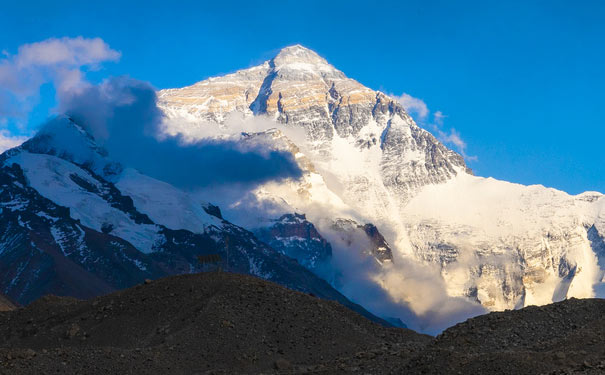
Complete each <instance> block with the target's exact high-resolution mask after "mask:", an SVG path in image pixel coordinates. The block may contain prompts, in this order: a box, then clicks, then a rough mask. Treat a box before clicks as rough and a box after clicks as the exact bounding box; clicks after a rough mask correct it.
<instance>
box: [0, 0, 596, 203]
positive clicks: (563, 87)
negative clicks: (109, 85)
mask: <svg viewBox="0 0 605 375" xmlns="http://www.w3.org/2000/svg"><path fill="white" fill-rule="evenodd" d="M175 3H177V2H175ZM2 8H3V11H2V12H1V13H0V49H1V50H4V51H6V52H7V53H8V54H15V53H17V49H18V47H19V46H21V45H23V44H26V43H33V42H37V41H41V40H45V39H47V38H51V37H64V36H67V37H76V36H83V37H86V38H93V37H99V38H101V39H103V40H104V41H105V42H106V43H107V44H108V45H109V46H110V47H111V48H112V49H114V50H117V51H120V52H121V58H120V60H119V61H116V62H107V63H104V64H103V65H102V69H100V70H98V71H93V72H89V73H88V74H87V78H88V79H89V80H91V81H93V82H97V81H100V80H101V79H103V78H106V77H109V76H116V75H124V74H126V75H129V76H130V77H133V78H137V79H141V80H145V81H149V82H151V83H152V84H153V85H154V86H155V87H157V88H167V87H180V86H184V85H188V84H192V83H194V82H196V81H199V80H202V79H204V78H206V77H208V76H213V75H219V74H223V73H228V72H231V71H234V70H237V69H240V68H245V67H248V66H251V65H255V64H257V63H260V62H261V61H263V60H266V59H268V58H270V57H272V56H273V55H274V54H275V53H276V51H277V50H279V49H280V48H281V47H284V46H286V45H290V44H295V43H300V44H303V45H305V46H307V47H309V48H311V49H313V50H315V51H317V52H318V53H319V54H320V55H322V56H323V57H325V58H327V59H328V61H330V62H331V63H332V64H333V65H335V66H336V67H337V68H339V69H340V70H342V71H344V72H345V73H346V74H347V75H348V76H349V77H351V78H354V79H357V80H358V81H360V82H361V83H363V84H364V85H366V86H368V87H371V88H373V89H378V90H382V91H384V92H386V93H390V94H394V95H401V94H403V93H408V94H409V95H412V96H413V97H415V98H420V99H422V100H423V101H424V103H426V105H427V106H428V108H429V110H430V111H431V112H430V113H431V114H429V115H428V116H427V117H426V119H424V121H423V122H425V124H424V126H426V127H427V128H430V127H431V125H430V124H432V123H434V117H433V116H432V114H434V113H436V112H437V111H439V112H440V113H442V114H443V115H444V116H445V117H444V118H443V125H442V129H443V130H444V131H446V132H450V131H452V129H455V131H456V132H457V133H458V134H459V135H460V137H461V139H462V140H463V141H464V142H465V143H466V145H467V146H466V154H467V155H468V156H469V157H470V160H469V165H470V166H471V167H472V168H473V170H474V171H475V173H476V174H478V175H481V176H492V177H495V178H499V179H504V180H509V181H513V182H519V183H523V184H535V183H540V184H543V185H545V186H550V187H555V188H559V189H562V190H565V191H568V192H570V193H579V192H581V191H585V190H598V191H601V192H605V156H604V155H605V152H604V151H605V150H604V148H605V147H604V146H605V120H604V117H603V114H602V111H603V109H604V107H605V90H604V87H605V73H604V71H603V67H605V42H604V41H605V23H604V22H602V20H603V19H605V3H604V2H601V1H574V2H572V1H519V2H517V1H507V2H496V1H476V2H473V1H456V2H452V1H401V2H390V3H389V2H379V3H376V4H372V3H369V2H355V1H343V2H337V1H329V2H328V1H307V2H301V1H276V2H262V5H259V3H258V2H232V1H221V2H208V3H204V2H201V1H195V2H178V4H170V3H168V2H165V1H162V2H159V1H145V2H136V1H120V2H117V1H103V2H76V1H73V2H65V1H52V2H42V1H40V2H31V1H30V2H21V3H19V4H17V2H11V3H6V4H2ZM41 92H42V94H41V98H40V102H39V104H38V105H37V106H36V107H35V108H34V109H33V111H32V112H30V114H29V117H28V120H27V122H28V123H30V124H36V123H39V122H40V121H43V120H44V118H45V117H46V116H47V115H48V111H49V109H50V108H52V107H53V106H54V105H55V102H54V90H53V87H52V86H51V85H50V84H46V85H43V86H42V88H41ZM3 126H5V127H6V126H7V124H4V125H3ZM10 131H11V132H13V133H17V132H24V131H26V130H24V129H18V128H16V127H14V126H11V127H10ZM475 158H476V160H475Z"/></svg>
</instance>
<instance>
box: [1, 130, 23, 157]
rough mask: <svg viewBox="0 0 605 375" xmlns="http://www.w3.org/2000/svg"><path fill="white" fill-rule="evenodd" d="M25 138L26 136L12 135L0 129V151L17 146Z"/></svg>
mask: <svg viewBox="0 0 605 375" xmlns="http://www.w3.org/2000/svg"><path fill="white" fill-rule="evenodd" d="M26 140H27V137H22V136H13V135H11V134H10V132H9V131H8V130H6V129H4V130H0V153H2V152H4V151H6V150H8V149H9V148H13V147H17V146H19V145H20V144H21V143H23V142H25V141H26Z"/></svg>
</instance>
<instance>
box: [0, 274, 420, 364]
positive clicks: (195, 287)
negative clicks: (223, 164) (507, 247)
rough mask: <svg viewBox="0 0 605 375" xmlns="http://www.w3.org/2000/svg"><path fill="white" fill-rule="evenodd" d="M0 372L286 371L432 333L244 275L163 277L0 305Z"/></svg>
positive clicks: (416, 342)
mask: <svg viewBox="0 0 605 375" xmlns="http://www.w3.org/2000/svg"><path fill="white" fill-rule="evenodd" d="M0 335H1V336H2V337H3V340H2V343H0V372H2V373H7V374H8V373H11V374H40V373H56V372H61V373H63V372H67V373H146V374H160V373H162V374H165V373H171V374H192V373H215V374H216V373H273V372H284V373H291V372H292V371H296V372H307V371H313V370H315V369H318V370H319V369H321V368H325V367H326V365H325V364H323V362H325V361H328V360H330V359H332V358H337V357H342V356H351V355H353V354H354V353H356V352H358V351H360V350H370V349H373V348H377V347H382V346H383V345H398V346H401V347H406V348H419V347H422V346H423V345H424V344H425V343H426V342H428V340H430V338H429V337H428V336H424V335H420V334H417V333H415V332H412V331H410V330H405V329H396V328H385V327H383V326H381V325H378V324H375V323H372V322H370V321H369V320H366V319H365V318H363V317H362V316H360V315H358V314H356V313H354V312H352V311H350V310H349V309H346V308H344V307H343V306H342V305H340V304H338V303H335V302H330V301H325V300H321V299H318V298H316V297H313V296H310V295H308V294H304V293H300V292H294V291H292V290H289V289H286V288H283V287H280V286H278V285H276V284H273V283H268V282H265V281H263V280H261V279H257V278H253V277H250V276H245V275H237V274H230V273H224V272H207V273H202V274H193V275H184V276H177V277H173V278H167V279H161V280H158V281H154V282H151V283H146V284H143V285H139V286H136V287H134V288H131V289H127V290H123V291H120V292H116V293H113V294H110V295H107V296H104V297H99V298H95V299H93V300H89V301H78V300H75V299H69V298H59V297H53V296H47V297H43V298H42V299H40V300H38V301H35V302H34V303H32V304H31V305H29V306H27V307H25V308H23V309H20V310H17V311H13V312H7V313H0Z"/></svg>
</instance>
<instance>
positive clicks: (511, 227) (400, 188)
mask: <svg viewBox="0 0 605 375" xmlns="http://www.w3.org/2000/svg"><path fill="white" fill-rule="evenodd" d="M158 97H159V105H160V107H161V108H162V109H163V111H164V112H165V113H166V114H167V116H168V117H169V118H170V119H171V121H168V122H167V125H166V132H167V133H169V134H181V135H183V136H184V137H185V138H187V139H197V138H201V137H208V136H212V134H214V133H215V134H219V133H220V134H224V133H225V132H229V128H230V127H232V128H233V129H234V130H233V131H234V132H235V131H236V130H235V129H239V128H240V127H241V123H243V124H244V127H245V126H246V124H247V125H248V126H249V127H250V128H251V129H254V130H255V131H256V132H257V134H267V132H264V133H263V132H262V131H260V130H262V129H260V128H259V123H261V124H271V123H272V125H265V126H266V127H270V126H273V127H276V128H278V129H279V132H278V134H279V136H275V134H276V133H275V131H271V132H270V133H271V134H273V139H274V145H275V147H283V146H280V144H282V145H283V143H284V142H285V143H286V144H288V145H289V146H288V147H289V149H290V151H291V152H292V153H293V154H294V155H295V157H296V158H297V160H298V161H299V164H300V166H301V168H302V169H303V171H304V174H303V177H302V178H301V179H299V180H296V181H295V180H290V181H285V182H282V183H279V184H276V183H269V184H265V185H263V186H260V187H256V188H254V189H253V190H251V191H248V192H245V193H244V194H243V196H241V197H236V198H231V197H225V198H224V199H225V201H224V202H221V206H222V207H223V211H224V213H225V215H226V217H228V218H232V219H233V220H236V221H237V220H239V219H241V220H242V221H241V224H243V225H247V226H248V227H250V226H254V225H257V226H258V225H261V224H260V223H262V222H263V220H260V219H264V220H265V222H269V221H270V219H277V218H278V217H279V216H281V215H283V214H286V213H293V212H302V213H305V214H306V215H307V219H308V220H309V221H311V222H312V223H313V224H314V225H315V226H316V227H317V229H318V230H319V231H320V233H322V234H324V235H325V233H326V232H329V231H330V228H331V227H332V226H333V224H334V222H335V221H336V220H337V219H342V218H344V219H347V220H348V219H351V220H355V221H356V222H359V223H364V224H365V223H373V224H375V225H376V226H377V228H378V229H379V230H380V232H381V233H382V234H383V235H384V236H385V238H386V241H387V242H388V243H389V244H391V247H392V250H393V260H394V262H395V263H397V260H398V259H401V260H402V262H409V261H414V262H419V263H422V264H424V265H430V266H432V267H436V268H437V269H438V270H439V272H440V273H441V275H442V277H443V279H444V280H445V281H446V283H445V285H446V289H447V290H446V292H447V294H448V295H450V296H463V297H465V298H468V299H469V300H472V301H477V302H479V303H481V304H482V305H483V306H485V307H487V308H490V309H504V308H512V307H515V306H525V305H528V304H535V303H538V304H541V303H547V302H551V301H554V300H559V299H561V298H565V297H570V296H577V297H586V296H592V295H594V294H595V292H594V288H595V287H597V289H598V287H599V283H600V282H601V280H602V278H603V272H602V269H603V268H604V263H603V261H604V260H605V254H604V249H605V245H604V242H603V238H604V237H605V224H604V220H605V219H604V218H605V211H604V209H605V208H604V207H605V198H604V197H603V196H602V195H601V194H599V193H585V194H581V195H579V196H570V195H568V194H566V193H564V192H560V191H556V190H554V189H548V188H545V187H542V186H521V185H515V184H510V183H507V182H503V181H496V180H493V179H485V178H480V177H475V176H473V175H472V174H471V172H470V170H469V169H468V168H467V167H466V165H465V163H464V160H463V158H462V157H461V156H460V155H459V154H457V153H456V152H454V151H452V150H450V149H448V148H447V147H446V146H444V145H443V144H442V143H440V142H439V141H438V140H437V139H435V137H433V136H432V135H431V134H430V133H429V132H427V131H425V130H423V129H421V128H419V127H418V126H417V125H416V124H415V122H414V121H413V119H412V118H411V117H410V116H409V115H408V114H407V113H406V111H405V110H404V109H403V107H402V106H401V105H400V104H399V103H398V102H397V101H396V100H395V99H393V98H390V97H389V96H387V95H385V94H383V93H381V92H379V91H374V90H371V89H369V88H367V87H364V86H363V85H361V84H360V83H358V82H356V81H355V80H352V79H349V78H347V77H346V76H345V75H344V74H343V73H342V72H340V71H338V70H337V69H335V68H334V67H332V66H331V65H330V64H329V63H328V62H327V61H326V60H325V59H323V58H321V57H320V56H318V55H317V54H316V53H314V52H313V51H310V50H308V49H306V48H304V47H302V46H298V45H297V46H292V47H287V48H284V49H283V50H281V51H280V52H279V54H278V55H277V56H275V57H274V58H273V59H271V60H269V61H267V62H265V63H263V64H261V65H259V66H256V67H253V68H249V69H245V70H241V71H238V72H235V73H233V74H229V75H226V76H223V77H214V78H209V79H207V80H205V81H202V82H199V83H196V84H194V85H192V86H189V87H185V88H182V89H170V90H162V91H160V92H159V94H158ZM234 119H235V120H234ZM263 121H264V122H263ZM234 124H239V125H238V126H235V125H234ZM260 127H262V126H260ZM301 131H302V133H303V134H302V135H301ZM250 212H254V213H255V216H256V217H258V219H259V220H254V221H246V220H244V218H249V217H250V215H249V213H250ZM244 213H245V214H244ZM263 216H264V217H263ZM328 239H329V238H328ZM333 245H334V244H333ZM599 260H601V262H600V263H598V262H599ZM391 268H392V269H394V270H397V269H398V268H396V267H391V266H389V269H391ZM393 272H396V271H393ZM385 280H386V279H385ZM383 281H384V280H383ZM379 283H380V284H381V285H382V286H383V287H384V288H386V289H387V291H388V293H390V294H392V295H394V296H397V297H398V298H399V297H401V296H400V294H401V291H402V290H403V289H404V288H400V287H399V286H398V285H394V284H393V283H387V282H380V281H379ZM406 293H407V292H406ZM404 297H405V296H404ZM403 299H404V300H405V298H403ZM411 299H413V298H411Z"/></svg>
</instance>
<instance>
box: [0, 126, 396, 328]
mask: <svg viewBox="0 0 605 375" xmlns="http://www.w3.org/2000/svg"><path fill="white" fill-rule="evenodd" d="M0 209H1V212H0V214H1V217H2V220H1V221H0V229H1V230H0V233H1V235H0V275H2V276H1V277H0V290H1V291H2V293H4V294H5V295H7V296H8V297H10V298H11V299H13V300H15V301H17V302H18V303H20V304H23V305H25V304H28V303H30V302H31V301H33V300H36V299H38V298H40V297H41V296H44V295H47V294H56V295H62V296H71V297H77V298H90V297H94V296H98V295H102V294H107V293H110V292H112V291H115V290H119V289H123V288H127V287H130V286H133V285H136V284H139V283H142V282H143V281H144V280H146V279H156V278H159V277H163V276H167V275H175V274H182V273H194V272H199V271H200V270H202V269H203V265H202V264H201V263H200V262H199V261H198V256H200V255H219V256H220V258H221V264H220V265H221V267H223V268H224V269H226V270H228V271H231V272H238V273H245V274H253V275H256V276H259V277H263V278H265V279H267V280H272V281H274V282H277V283H281V284H282V285H284V286H287V287H290V288H293V289H295V290H299V291H302V292H306V293H312V294H314V295H315V296H318V297H321V298H326V299H331V300H335V301H338V302H341V303H342V304H344V305H345V306H348V307H350V308H352V309H353V310H355V311H358V312H360V313H361V314H363V315H365V316H367V317H369V318H370V319H373V320H375V321H379V322H381V323H384V324H386V322H384V321H382V320H380V319H378V318H376V317H375V316H373V315H372V314H370V313H368V312H367V311H366V310H364V309H363V308H361V307H360V306H358V305H356V304H353V303H351V302H350V301H349V300H348V299H347V298H345V297H344V296H343V295H342V294H340V293H339V292H337V291H336V290H335V289H334V288H332V287H331V286H330V285H329V284H328V283H327V282H326V281H324V280H322V279H320V278H319V277H317V276H316V275H314V274H313V273H312V272H310V271H309V270H307V269H306V268H305V267H303V266H301V265H300V264H299V263H298V262H296V260H294V259H292V258H290V257H288V256H285V255H282V253H280V252H278V251H276V250H274V249H273V248H272V247H270V246H268V245H267V244H265V243H264V242H262V241H260V240H259V239H258V238H257V237H255V236H254V234H253V233H251V232H249V231H247V230H245V229H243V228H241V227H239V226H236V225H234V224H232V223H230V222H228V221H226V220H224V219H222V217H221V213H220V209H219V208H218V207H216V206H213V205H212V204H209V203H207V202H204V201H199V200H197V199H195V198H193V197H191V196H190V195H189V194H188V193H186V192H184V191H182V190H179V189H177V188H175V187H173V186H171V185H169V184H167V183H165V182H162V181H159V180H156V179H153V178H151V177H148V176H145V175H142V174H141V173H139V172H138V171H136V170H134V169H130V168H126V167H124V166H122V165H121V164H119V163H117V162H115V161H112V160H111V159H110V157H109V155H108V154H107V152H106V151H105V150H104V149H103V148H102V147H100V146H98V144H97V143H96V141H95V139H94V138H93V137H92V136H91V135H90V134H89V133H88V132H87V131H86V130H85V129H84V128H83V127H81V126H80V125H78V124H77V123H76V122H74V121H73V120H72V119H71V118H69V117H66V116H59V117H57V118H55V119H53V120H51V121H50V122H49V123H47V124H46V125H45V126H44V127H43V128H42V129H41V130H40V131H39V132H38V134H37V135H36V136H35V137H33V138H32V139H30V140H28V141H27V142H25V143H24V144H23V145H21V146H20V147H18V148H14V149H11V150H8V151H6V152H5V153H3V154H2V155H1V156H0Z"/></svg>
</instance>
